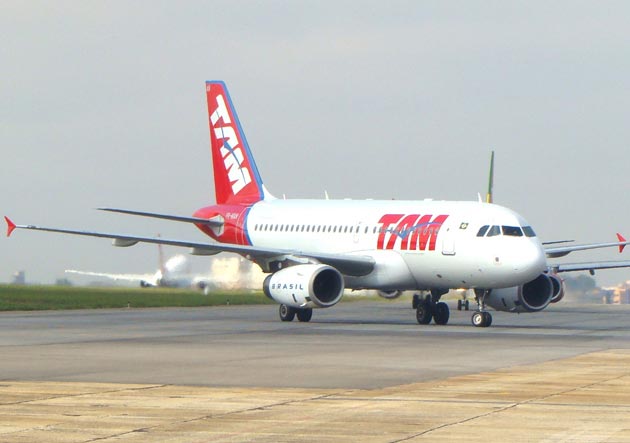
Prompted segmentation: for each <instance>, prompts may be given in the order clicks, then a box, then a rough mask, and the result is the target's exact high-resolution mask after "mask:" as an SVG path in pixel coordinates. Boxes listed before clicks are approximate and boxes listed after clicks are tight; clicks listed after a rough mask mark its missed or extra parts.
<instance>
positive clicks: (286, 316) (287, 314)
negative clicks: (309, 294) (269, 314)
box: [278, 305, 295, 321]
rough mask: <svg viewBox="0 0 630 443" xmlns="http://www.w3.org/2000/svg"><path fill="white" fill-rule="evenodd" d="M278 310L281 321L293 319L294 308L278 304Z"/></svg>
mask: <svg viewBox="0 0 630 443" xmlns="http://www.w3.org/2000/svg"><path fill="white" fill-rule="evenodd" d="M278 312H279V313H280V320H282V321H293V319H294V318H295V308H292V307H291V306H287V305H280V308H279V309H278Z"/></svg>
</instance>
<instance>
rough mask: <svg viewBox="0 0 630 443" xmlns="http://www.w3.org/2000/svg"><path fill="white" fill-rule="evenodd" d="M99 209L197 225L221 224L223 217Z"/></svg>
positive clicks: (216, 225) (217, 225) (215, 225)
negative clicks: (206, 217) (208, 217)
mask: <svg viewBox="0 0 630 443" xmlns="http://www.w3.org/2000/svg"><path fill="white" fill-rule="evenodd" d="M98 210H99V211H107V212H117V213H120V214H130V215H140V216H142V217H151V218H160V219H163V220H171V221H178V222H184V223H195V224H198V225H208V226H213V227H220V226H223V223H224V222H223V219H222V218H221V217H213V218H210V219H205V218H198V217H183V216H180V215H169V214H156V213H154V212H141V211H131V210H129V209H117V208H98Z"/></svg>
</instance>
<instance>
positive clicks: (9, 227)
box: [4, 215, 17, 237]
mask: <svg viewBox="0 0 630 443" xmlns="http://www.w3.org/2000/svg"><path fill="white" fill-rule="evenodd" d="M4 220H5V221H6V222H7V237H10V236H11V233H12V232H13V230H14V229H15V228H16V227H17V226H16V225H15V223H13V222H12V221H11V219H10V218H9V217H7V216H6V215H5V216H4Z"/></svg>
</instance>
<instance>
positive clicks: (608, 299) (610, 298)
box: [602, 280, 630, 305]
mask: <svg viewBox="0 0 630 443" xmlns="http://www.w3.org/2000/svg"><path fill="white" fill-rule="evenodd" d="M602 302H603V303H604V304H607V305H628V304H630V280H628V281H626V282H625V283H622V284H620V285H618V286H614V287H609V288H602Z"/></svg>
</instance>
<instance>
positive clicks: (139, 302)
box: [0, 285, 274, 311]
mask: <svg viewBox="0 0 630 443" xmlns="http://www.w3.org/2000/svg"><path fill="white" fill-rule="evenodd" d="M228 304H229V305H250V304H274V302H273V301H271V300H269V299H268V298H267V297H265V296H264V295H263V293H262V292H241V291H230V292H228V291H221V292H211V293H210V294H208V295H204V294H203V293H201V292H199V291H193V290H188V289H165V288H145V289H142V288H137V289H136V288H88V287H63V286H17V285H0V311H34V310H54V309H99V308H127V307H131V308H159V307H196V306H219V305H228Z"/></svg>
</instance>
